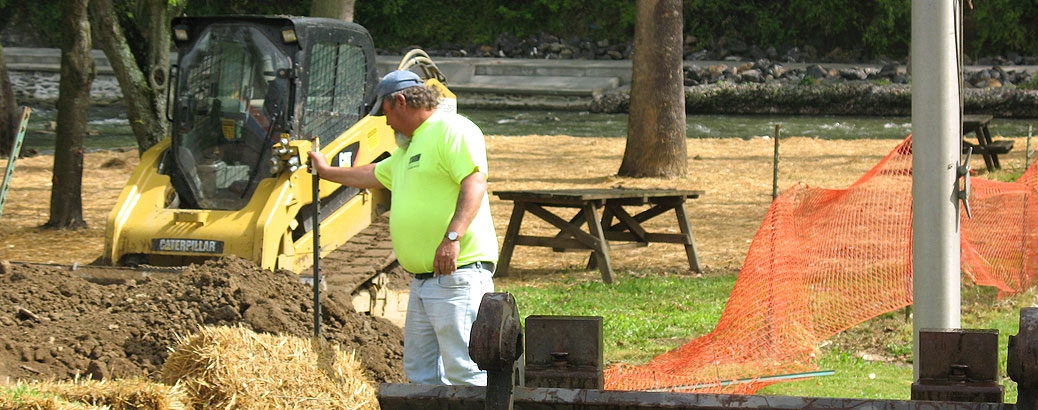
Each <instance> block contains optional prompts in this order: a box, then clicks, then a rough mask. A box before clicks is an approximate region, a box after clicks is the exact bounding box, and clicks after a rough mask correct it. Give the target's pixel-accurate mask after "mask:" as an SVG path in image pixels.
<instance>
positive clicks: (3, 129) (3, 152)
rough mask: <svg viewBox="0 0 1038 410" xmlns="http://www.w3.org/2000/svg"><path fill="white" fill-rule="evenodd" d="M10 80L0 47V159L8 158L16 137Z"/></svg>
mask: <svg viewBox="0 0 1038 410" xmlns="http://www.w3.org/2000/svg"><path fill="white" fill-rule="evenodd" d="M15 105H17V103H16V102H15V100H14V90H13V89H11V78H10V77H8V75H7V62H6V61H4V47H3V46H0V157H10V156H11V151H13V150H14V138H15V137H16V136H17V135H18V127H19V126H20V124H19V118H18V109H17V107H16V106H15Z"/></svg>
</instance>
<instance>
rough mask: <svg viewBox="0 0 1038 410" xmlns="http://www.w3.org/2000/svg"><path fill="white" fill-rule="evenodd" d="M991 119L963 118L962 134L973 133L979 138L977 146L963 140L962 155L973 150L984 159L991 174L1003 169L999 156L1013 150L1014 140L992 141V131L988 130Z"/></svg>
mask: <svg viewBox="0 0 1038 410" xmlns="http://www.w3.org/2000/svg"><path fill="white" fill-rule="evenodd" d="M991 118H992V116H990V115H963V116H962V134H963V135H964V136H965V135H966V134H969V133H971V132H972V133H974V134H975V135H976V136H977V143H976V144H974V143H971V142H969V141H966V140H965V139H963V140H962V153H963V154H965V153H966V152H967V151H968V150H969V149H970V148H973V153H974V154H980V155H982V156H983V157H984V166H985V167H987V169H988V171H989V172H990V171H994V170H996V169H998V168H1002V164H1000V163H999V162H998V155H999V154H1007V153H1009V151H1011V150H1012V149H1013V140H998V141H995V140H992V138H991V131H990V130H988V123H990V122H991Z"/></svg>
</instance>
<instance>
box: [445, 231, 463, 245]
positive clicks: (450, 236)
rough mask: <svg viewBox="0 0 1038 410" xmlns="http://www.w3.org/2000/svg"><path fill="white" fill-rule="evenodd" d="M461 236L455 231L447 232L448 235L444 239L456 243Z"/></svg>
mask: <svg viewBox="0 0 1038 410" xmlns="http://www.w3.org/2000/svg"><path fill="white" fill-rule="evenodd" d="M459 236H460V235H458V233H457V232H454V231H450V232H447V235H444V237H445V238H447V240H448V241H451V242H456V241H457V240H458V237H459Z"/></svg>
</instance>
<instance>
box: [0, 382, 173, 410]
mask: <svg viewBox="0 0 1038 410" xmlns="http://www.w3.org/2000/svg"><path fill="white" fill-rule="evenodd" d="M15 390H24V391H26V392H31V393H32V394H20V395H18V396H17V397H8V396H6V395H0V410H8V409H112V410H131V409H150V410H181V409H184V408H186V407H185V405H184V403H185V401H186V399H187V397H186V396H185V395H184V393H183V391H181V390H180V389H179V388H177V387H176V386H167V385H164V384H157V383H153V382H149V381H146V380H141V379H127V380H101V381H95V380H89V379H85V380H74V381H67V382H34V383H31V384H19V385H18V386H17V387H16V388H15Z"/></svg>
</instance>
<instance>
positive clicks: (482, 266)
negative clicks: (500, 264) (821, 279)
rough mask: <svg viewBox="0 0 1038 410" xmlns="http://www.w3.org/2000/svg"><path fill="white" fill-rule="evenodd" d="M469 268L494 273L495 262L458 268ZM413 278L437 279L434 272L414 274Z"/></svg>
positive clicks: (476, 263) (473, 263)
mask: <svg viewBox="0 0 1038 410" xmlns="http://www.w3.org/2000/svg"><path fill="white" fill-rule="evenodd" d="M468 268H476V269H486V270H488V271H490V272H493V271H494V263H493V262H472V263H470V264H467V265H461V266H459V267H458V269H468ZM411 276H414V278H415V279H418V280H425V279H432V278H434V277H436V275H435V274H434V273H432V272H426V273H413V274H411Z"/></svg>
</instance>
